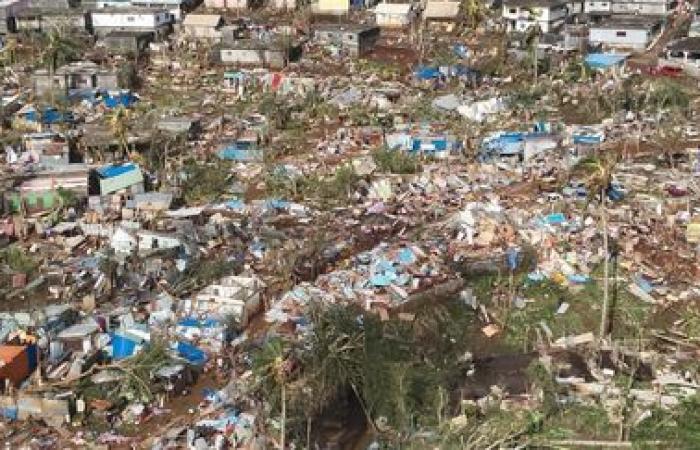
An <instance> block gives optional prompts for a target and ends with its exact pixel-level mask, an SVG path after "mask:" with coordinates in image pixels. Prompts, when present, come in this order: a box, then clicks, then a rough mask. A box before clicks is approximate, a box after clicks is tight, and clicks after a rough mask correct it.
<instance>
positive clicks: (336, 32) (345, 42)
mask: <svg viewBox="0 0 700 450" xmlns="http://www.w3.org/2000/svg"><path fill="white" fill-rule="evenodd" d="M379 34H380V31H379V27H376V26H371V25H319V26H317V27H316V29H315V32H314V35H315V37H316V40H317V41H318V42H319V43H320V44H326V45H334V46H336V47H338V48H340V49H341V50H344V51H347V52H348V54H349V55H350V56H355V57H357V56H364V55H366V54H368V53H370V52H371V51H372V50H374V47H375V45H376V44H377V41H378V40H379Z"/></svg>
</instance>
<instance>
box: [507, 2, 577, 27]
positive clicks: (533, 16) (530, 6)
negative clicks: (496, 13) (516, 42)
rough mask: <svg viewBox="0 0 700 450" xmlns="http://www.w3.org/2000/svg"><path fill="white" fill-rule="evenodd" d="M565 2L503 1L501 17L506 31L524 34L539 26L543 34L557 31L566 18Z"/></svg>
mask: <svg viewBox="0 0 700 450" xmlns="http://www.w3.org/2000/svg"><path fill="white" fill-rule="evenodd" d="M568 11H569V9H568V6H567V2H566V1H565V0H505V1H504V2H503V7H502V17H503V20H504V21H505V22H506V26H507V28H508V31H518V32H525V31H527V30H528V29H529V28H530V27H532V26H533V25H535V24H537V25H539V27H540V29H541V30H542V32H543V33H552V32H555V31H557V30H559V29H560V28H561V27H562V26H563V25H564V22H565V21H566V18H567V17H568V14H569V13H568Z"/></svg>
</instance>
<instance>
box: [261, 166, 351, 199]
mask: <svg viewBox="0 0 700 450" xmlns="http://www.w3.org/2000/svg"><path fill="white" fill-rule="evenodd" d="M359 180H360V177H359V176H358V175H357V173H355V169H354V168H353V167H352V166H350V165H343V166H340V167H338V168H337V169H336V170H335V172H334V173H333V174H332V175H331V176H326V177H323V176H320V175H315V174H314V175H307V176H302V177H294V176H289V175H287V174H285V173H282V172H280V171H279V170H273V171H270V172H268V174H267V175H266V177H265V184H266V187H267V191H268V194H271V195H275V196H278V197H282V198H290V199H294V200H308V199H316V200H320V201H321V202H322V203H324V204H326V205H334V204H337V203H339V202H342V201H346V200H348V199H349V198H350V196H351V194H352V193H353V192H354V191H355V189H356V187H357V183H358V181H359Z"/></svg>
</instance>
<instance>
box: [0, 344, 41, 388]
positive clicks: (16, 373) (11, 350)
mask: <svg viewBox="0 0 700 450" xmlns="http://www.w3.org/2000/svg"><path fill="white" fill-rule="evenodd" d="M36 366H37V348H36V345H0V380H1V381H2V382H3V383H5V385H7V384H11V385H13V386H15V387H18V386H19V385H20V384H21V383H22V382H23V381H24V380H26V379H27V378H28V377H29V375H31V374H32V372H34V369H36Z"/></svg>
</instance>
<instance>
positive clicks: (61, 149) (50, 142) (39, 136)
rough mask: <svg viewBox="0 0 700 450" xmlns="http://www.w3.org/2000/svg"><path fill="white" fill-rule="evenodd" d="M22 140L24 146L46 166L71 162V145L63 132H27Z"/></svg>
mask: <svg viewBox="0 0 700 450" xmlns="http://www.w3.org/2000/svg"><path fill="white" fill-rule="evenodd" d="M22 141H23V142H24V148H26V149H27V151H28V152H29V153H31V154H32V155H33V157H34V158H36V160H38V161H39V162H40V163H41V164H42V165H44V166H45V167H54V166H65V165H67V164H69V163H70V146H69V144H68V140H67V139H66V138H65V136H63V135H62V134H59V133H52V132H46V133H31V134H25V135H24V136H23V137H22Z"/></svg>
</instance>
